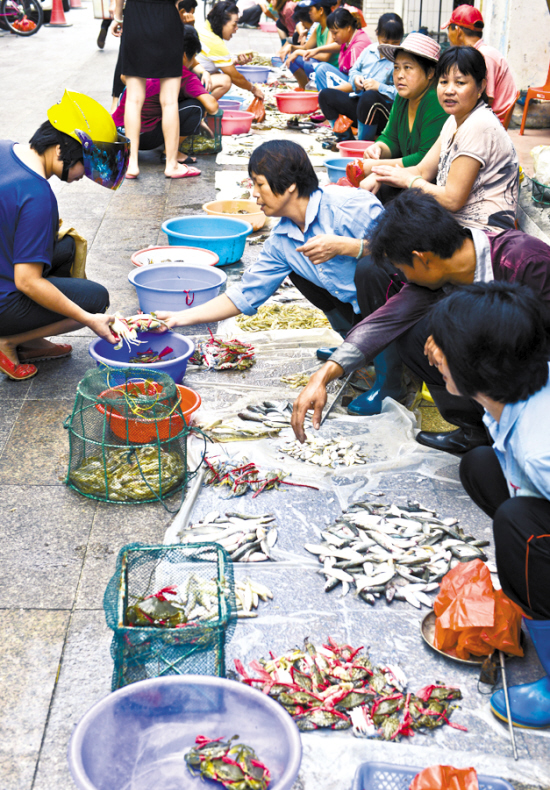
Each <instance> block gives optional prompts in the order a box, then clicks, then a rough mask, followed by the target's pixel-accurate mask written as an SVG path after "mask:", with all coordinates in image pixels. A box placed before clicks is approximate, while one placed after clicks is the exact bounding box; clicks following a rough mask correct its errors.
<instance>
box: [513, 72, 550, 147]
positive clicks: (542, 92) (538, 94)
mask: <svg viewBox="0 0 550 790" xmlns="http://www.w3.org/2000/svg"><path fill="white" fill-rule="evenodd" d="M531 99H545V100H546V101H550V67H549V68H548V74H547V75H546V82H545V84H544V85H542V86H541V87H540V88H528V89H527V96H526V97H525V106H524V108H523V117H522V119H521V127H520V130H519V133H520V134H523V130H524V129H525V121H526V119H527V108H528V107H529V102H530V101H531Z"/></svg>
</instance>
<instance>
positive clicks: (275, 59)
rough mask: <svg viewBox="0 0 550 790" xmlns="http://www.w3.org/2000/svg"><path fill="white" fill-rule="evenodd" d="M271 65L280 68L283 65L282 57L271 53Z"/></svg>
mask: <svg viewBox="0 0 550 790" xmlns="http://www.w3.org/2000/svg"><path fill="white" fill-rule="evenodd" d="M271 65H272V66H273V68H274V69H280V68H281V66H282V65H283V59H282V58H280V57H279V56H278V55H273V57H272V58H271Z"/></svg>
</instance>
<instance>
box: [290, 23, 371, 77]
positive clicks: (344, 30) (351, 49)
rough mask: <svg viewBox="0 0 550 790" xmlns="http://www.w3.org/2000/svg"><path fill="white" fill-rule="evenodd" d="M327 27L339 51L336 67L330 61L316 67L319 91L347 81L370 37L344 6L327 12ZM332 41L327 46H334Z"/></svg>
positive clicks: (313, 55) (319, 48) (314, 53)
mask: <svg viewBox="0 0 550 790" xmlns="http://www.w3.org/2000/svg"><path fill="white" fill-rule="evenodd" d="M327 27H328V29H329V30H330V32H331V35H332V39H333V42H334V43H336V44H339V45H340V52H339V54H338V68H336V66H332V65H331V64H330V63H320V64H319V65H318V66H317V67H316V69H315V85H316V87H317V90H319V91H321V90H323V89H324V88H335V87H336V86H337V85H342V84H343V83H345V82H349V80H348V74H349V70H350V69H351V67H352V66H353V65H354V63H355V61H356V60H357V58H358V57H359V55H360V54H361V52H362V51H363V50H364V49H366V48H367V47H368V46H369V45H370V43H371V40H370V38H369V37H368V36H367V34H366V33H365V31H364V30H362V29H361V27H360V22H359V20H358V19H357V17H355V16H354V15H353V14H351V13H350V12H349V11H348V10H347V9H346V8H337V9H336V11H333V12H332V14H329V16H328V17H327ZM334 43H333V44H329V45H327V46H334ZM322 51H323V47H318V48H317V49H312V50H310V51H309V52H308V55H307V56H306V57H307V58H309V57H316V54H317V53H318V52H322Z"/></svg>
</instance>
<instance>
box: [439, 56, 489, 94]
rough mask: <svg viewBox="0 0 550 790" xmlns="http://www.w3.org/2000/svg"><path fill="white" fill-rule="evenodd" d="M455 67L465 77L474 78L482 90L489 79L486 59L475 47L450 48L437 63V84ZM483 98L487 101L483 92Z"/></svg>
mask: <svg viewBox="0 0 550 790" xmlns="http://www.w3.org/2000/svg"><path fill="white" fill-rule="evenodd" d="M453 66H456V67H457V69H458V70H459V71H460V73H461V74H464V76H465V77H468V76H470V77H473V79H474V82H475V84H476V85H477V86H478V88H481V83H482V82H483V80H484V79H486V78H487V64H486V63H485V58H484V57H483V55H482V54H481V52H480V51H479V50H478V49H474V47H449V49H448V50H446V52H444V53H443V55H441V57H440V58H439V60H438V62H437V68H436V70H435V79H436V82H439V80H440V79H441V77H446V76H447V75H448V74H449V72H450V70H451V69H452V68H453ZM481 98H482V99H483V100H484V101H487V96H486V94H485V91H483V93H482V95H481Z"/></svg>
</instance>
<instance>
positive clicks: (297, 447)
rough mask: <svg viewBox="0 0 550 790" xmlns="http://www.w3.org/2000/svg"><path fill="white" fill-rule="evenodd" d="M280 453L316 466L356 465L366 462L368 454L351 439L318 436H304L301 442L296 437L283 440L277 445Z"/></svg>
mask: <svg viewBox="0 0 550 790" xmlns="http://www.w3.org/2000/svg"><path fill="white" fill-rule="evenodd" d="M278 450H279V451H280V452H281V453H286V454H287V455H290V457H291V458H296V459H297V460H299V461H305V462H306V463H307V464H315V465H316V466H330V467H332V468H334V467H336V466H340V465H343V466H356V465H357V464H366V463H367V458H368V455H367V453H365V452H363V451H362V450H361V446H360V445H359V444H355V443H354V442H353V441H352V440H351V439H345V438H337V439H322V438H321V437H320V436H314V437H313V438H306V440H305V442H303V443H301V442H299V441H298V440H297V439H293V440H292V441H288V442H283V443H281V444H280V445H279V446H278Z"/></svg>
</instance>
